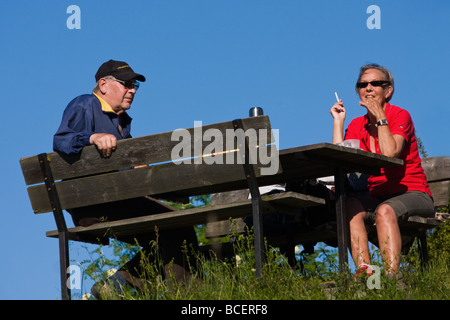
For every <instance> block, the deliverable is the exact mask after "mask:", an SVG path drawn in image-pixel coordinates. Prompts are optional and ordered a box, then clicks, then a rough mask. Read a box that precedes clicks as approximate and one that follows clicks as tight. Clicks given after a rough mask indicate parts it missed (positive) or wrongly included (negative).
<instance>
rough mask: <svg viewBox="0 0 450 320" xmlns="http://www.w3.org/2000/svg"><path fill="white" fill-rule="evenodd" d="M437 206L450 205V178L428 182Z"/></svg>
mask: <svg viewBox="0 0 450 320" xmlns="http://www.w3.org/2000/svg"><path fill="white" fill-rule="evenodd" d="M428 184H429V186H430V190H431V194H432V195H433V200H434V206H435V207H436V208H439V207H446V206H448V201H449V197H450V180H446V181H434V182H428Z"/></svg>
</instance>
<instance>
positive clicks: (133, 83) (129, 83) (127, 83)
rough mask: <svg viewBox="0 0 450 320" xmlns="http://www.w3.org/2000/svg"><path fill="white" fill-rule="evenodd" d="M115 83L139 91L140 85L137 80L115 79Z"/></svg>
mask: <svg viewBox="0 0 450 320" xmlns="http://www.w3.org/2000/svg"><path fill="white" fill-rule="evenodd" d="M114 81H117V82H119V83H121V84H122V85H123V86H124V87H125V88H127V89H136V91H137V90H138V89H139V85H140V83H139V81H136V80H128V81H123V80H119V79H114Z"/></svg>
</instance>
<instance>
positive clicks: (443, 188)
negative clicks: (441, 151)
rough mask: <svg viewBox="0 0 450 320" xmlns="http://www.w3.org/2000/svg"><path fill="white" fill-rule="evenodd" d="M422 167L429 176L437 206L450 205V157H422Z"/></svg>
mask: <svg viewBox="0 0 450 320" xmlns="http://www.w3.org/2000/svg"><path fill="white" fill-rule="evenodd" d="M422 167H423V169H424V171H425V175H426V176H427V180H428V184H429V185H430V189H431V193H432V194H433V198H434V206H435V207H436V208H439V207H446V206H448V201H449V196H450V157H448V156H443V157H430V158H423V159H422Z"/></svg>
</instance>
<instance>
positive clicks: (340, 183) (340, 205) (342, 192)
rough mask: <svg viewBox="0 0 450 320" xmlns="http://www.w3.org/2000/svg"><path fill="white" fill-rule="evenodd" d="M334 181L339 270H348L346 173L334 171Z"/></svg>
mask: <svg viewBox="0 0 450 320" xmlns="http://www.w3.org/2000/svg"><path fill="white" fill-rule="evenodd" d="M334 181H335V185H336V223H337V239H338V248H339V270H340V271H341V272H343V271H346V270H347V264H348V252H347V249H348V245H349V226H348V221H347V217H346V214H345V197H346V189H345V173H344V172H343V170H342V169H340V168H335V170H334Z"/></svg>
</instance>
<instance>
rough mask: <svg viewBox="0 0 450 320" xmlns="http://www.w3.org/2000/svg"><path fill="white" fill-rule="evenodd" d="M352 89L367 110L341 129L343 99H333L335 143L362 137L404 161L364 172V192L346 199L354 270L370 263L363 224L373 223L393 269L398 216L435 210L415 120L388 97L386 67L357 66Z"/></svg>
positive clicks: (367, 146) (368, 146) (390, 84)
mask: <svg viewBox="0 0 450 320" xmlns="http://www.w3.org/2000/svg"><path fill="white" fill-rule="evenodd" d="M355 89H356V92H357V94H358V95H359V97H360V99H361V101H360V102H359V104H360V105H361V106H362V107H363V108H365V109H366V110H367V113H366V114H365V115H364V116H361V117H358V118H355V119H353V120H352V121H351V122H350V124H349V126H348V127H347V129H346V131H345V132H344V121H345V116H346V110H345V107H344V104H343V103H342V100H339V101H338V102H337V103H335V104H334V105H333V107H332V108H331V110H330V113H331V115H332V117H333V143H334V144H339V143H341V142H343V141H344V140H346V139H358V140H360V148H361V149H363V150H365V151H370V152H373V153H378V154H383V155H385V156H388V157H396V158H399V159H402V160H403V161H404V164H403V165H402V166H397V167H393V168H384V169H381V170H380V173H379V174H378V175H371V176H370V177H369V178H368V192H366V193H355V194H353V195H350V196H349V197H348V198H347V200H346V213H347V218H348V221H349V225H350V245H351V248H350V249H351V254H352V257H353V260H354V262H355V265H356V266H357V268H358V269H357V275H359V274H360V273H361V272H362V271H364V270H365V271H366V272H367V273H370V272H371V270H367V269H368V266H367V265H369V264H370V258H369V248H368V235H367V229H366V226H369V227H370V226H373V225H374V224H375V227H376V231H377V237H378V244H379V247H380V252H381V255H382V259H383V264H384V267H385V272H386V273H388V274H395V273H397V272H398V269H399V265H400V254H401V249H402V239H401V235H400V229H399V226H398V220H399V219H406V218H407V217H408V216H409V215H422V216H425V217H432V216H434V204H433V199H432V195H431V191H430V188H429V186H428V183H427V178H426V176H425V174H424V171H423V168H422V166H421V160H420V156H419V151H418V146H417V140H416V137H415V132H414V124H413V122H412V119H411V116H410V114H409V112H408V111H406V110H404V109H402V108H400V107H397V106H394V105H391V104H390V103H389V101H390V99H391V98H392V95H393V94H394V78H393V76H392V74H391V73H390V72H389V71H388V70H387V69H386V68H384V67H382V66H379V65H376V64H369V65H365V66H363V67H361V70H360V74H359V77H358V81H357V83H356V87H355Z"/></svg>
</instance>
